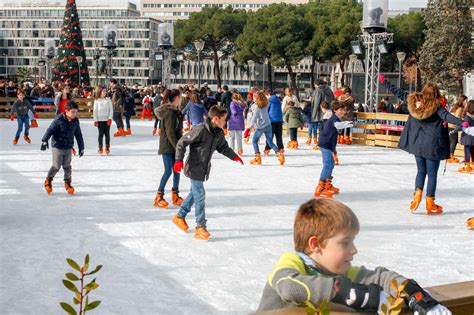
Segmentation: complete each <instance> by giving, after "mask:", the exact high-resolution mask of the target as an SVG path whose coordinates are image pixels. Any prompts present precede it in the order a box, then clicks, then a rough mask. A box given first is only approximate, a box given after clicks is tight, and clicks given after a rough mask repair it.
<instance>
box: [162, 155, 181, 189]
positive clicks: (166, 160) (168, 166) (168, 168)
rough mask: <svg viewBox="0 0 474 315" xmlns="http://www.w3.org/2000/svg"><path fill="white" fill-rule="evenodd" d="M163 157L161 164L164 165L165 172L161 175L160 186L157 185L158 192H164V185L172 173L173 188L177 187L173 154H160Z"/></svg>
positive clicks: (177, 178) (177, 176)
mask: <svg viewBox="0 0 474 315" xmlns="http://www.w3.org/2000/svg"><path fill="white" fill-rule="evenodd" d="M162 157H163V165H164V166H165V172H164V173H163V176H161V181H160V187H158V191H159V192H163V193H164V192H165V186H166V183H167V182H168V179H169V178H170V176H171V173H173V189H178V188H179V173H175V172H174V171H173V165H174V162H175V158H174V154H172V153H164V154H162Z"/></svg>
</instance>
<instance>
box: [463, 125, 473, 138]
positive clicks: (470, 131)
mask: <svg viewBox="0 0 474 315" xmlns="http://www.w3.org/2000/svg"><path fill="white" fill-rule="evenodd" d="M462 131H463V132H464V133H465V134H468V135H470V136H472V137H474V127H469V128H463V129H462Z"/></svg>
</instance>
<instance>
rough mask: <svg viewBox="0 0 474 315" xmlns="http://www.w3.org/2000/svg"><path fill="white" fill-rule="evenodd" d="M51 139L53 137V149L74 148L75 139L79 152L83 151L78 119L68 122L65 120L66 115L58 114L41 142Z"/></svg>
mask: <svg viewBox="0 0 474 315" xmlns="http://www.w3.org/2000/svg"><path fill="white" fill-rule="evenodd" d="M51 137H53V140H52V146H53V148H56V149H60V150H70V149H72V147H73V146H74V138H76V141H77V145H78V147H79V151H83V150H84V140H83V138H82V132H81V126H80V125H79V119H77V118H74V119H73V120H71V121H69V120H68V119H67V118H66V113H62V114H59V115H58V116H57V117H56V119H54V120H53V122H52V123H51V125H50V126H49V128H48V130H46V133H45V134H44V136H43V138H42V139H41V141H43V142H48V141H49V138H51Z"/></svg>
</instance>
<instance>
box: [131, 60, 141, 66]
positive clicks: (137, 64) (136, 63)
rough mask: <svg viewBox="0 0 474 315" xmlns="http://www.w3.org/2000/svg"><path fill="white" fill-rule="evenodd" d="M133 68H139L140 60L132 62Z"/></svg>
mask: <svg viewBox="0 0 474 315" xmlns="http://www.w3.org/2000/svg"><path fill="white" fill-rule="evenodd" d="M133 66H134V67H141V62H140V60H135V61H134V62H133Z"/></svg>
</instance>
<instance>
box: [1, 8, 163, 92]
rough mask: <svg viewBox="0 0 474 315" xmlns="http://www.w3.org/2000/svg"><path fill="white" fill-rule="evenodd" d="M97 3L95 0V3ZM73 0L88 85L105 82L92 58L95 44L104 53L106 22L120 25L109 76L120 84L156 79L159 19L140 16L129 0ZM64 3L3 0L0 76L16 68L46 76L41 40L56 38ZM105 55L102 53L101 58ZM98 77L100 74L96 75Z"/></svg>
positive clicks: (9, 74)
mask: <svg viewBox="0 0 474 315" xmlns="http://www.w3.org/2000/svg"><path fill="white" fill-rule="evenodd" d="M95 2H96V3H97V2H98V1H95ZM93 3H94V2H93V1H90V0H89V1H88V0H82V1H77V8H78V13H79V18H80V21H81V29H82V36H83V42H84V49H85V51H86V59H87V64H88V67H89V74H90V77H91V84H94V85H95V84H96V82H97V80H96V78H97V77H98V79H99V82H101V83H104V82H105V75H100V74H99V75H98V73H97V71H96V69H97V65H98V63H97V62H96V61H95V60H94V52H95V49H96V48H101V50H102V51H104V49H103V48H102V28H103V26H104V25H106V24H115V25H116V26H117V27H118V30H119V34H118V47H117V48H116V49H115V51H114V57H113V62H112V65H113V71H112V76H113V77H114V78H116V79H118V80H119V81H121V82H124V83H127V84H131V83H133V82H137V83H139V84H143V85H144V84H147V83H150V82H151V81H152V80H153V81H158V80H159V79H160V78H159V77H158V75H159V74H158V71H154V69H156V68H157V62H156V61H155V58H154V54H155V52H156V50H157V40H156V39H157V38H158V34H157V30H158V24H159V23H160V21H158V20H156V19H153V18H146V17H141V16H140V12H139V11H138V10H137V8H136V6H135V5H134V4H132V3H129V2H128V1H127V0H114V1H110V0H109V1H107V0H102V1H100V4H95V5H94V4H93ZM63 17H64V4H63V3H62V4H49V3H47V2H44V1H37V2H29V3H28V4H21V3H20V4H17V3H7V4H4V5H2V6H0V77H14V76H15V74H16V71H17V69H18V68H20V67H27V68H29V69H30V70H31V73H32V76H33V77H35V76H36V77H40V76H46V73H47V72H46V67H47V66H48V64H46V65H42V63H41V62H39V61H40V60H47V59H45V56H44V45H45V40H47V39H55V40H56V42H57V43H58V42H59V34H60V31H61V27H62V25H63ZM102 58H104V57H102ZM97 75H98V76H97Z"/></svg>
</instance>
